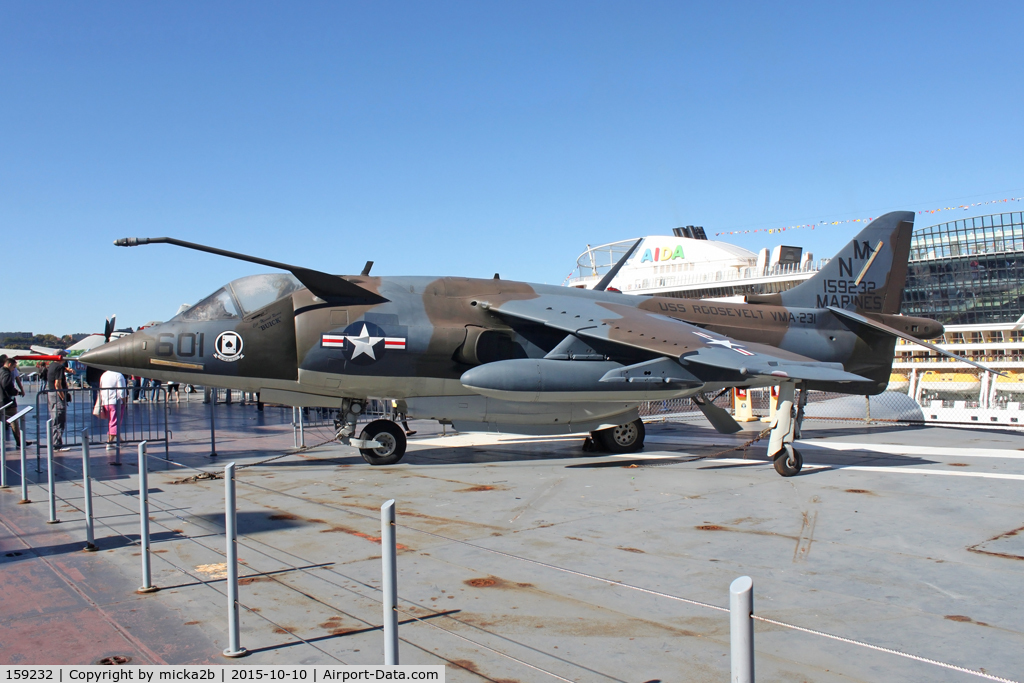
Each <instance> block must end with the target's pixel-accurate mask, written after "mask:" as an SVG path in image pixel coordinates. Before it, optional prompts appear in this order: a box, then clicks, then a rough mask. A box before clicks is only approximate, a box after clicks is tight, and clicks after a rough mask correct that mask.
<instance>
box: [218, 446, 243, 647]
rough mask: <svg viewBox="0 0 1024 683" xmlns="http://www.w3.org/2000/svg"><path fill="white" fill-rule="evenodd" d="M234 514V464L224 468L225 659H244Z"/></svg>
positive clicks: (236, 531)
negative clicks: (226, 558) (226, 576)
mask: <svg viewBox="0 0 1024 683" xmlns="http://www.w3.org/2000/svg"><path fill="white" fill-rule="evenodd" d="M236 521H237V520H236V514H235V463H231V464H229V465H228V466H227V467H225V468H224V536H225V541H226V543H227V555H228V561H227V571H228V649H226V650H224V656H225V657H232V658H234V657H244V656H245V655H247V654H249V651H248V650H246V649H245V648H244V647H242V646H241V645H240V644H239V642H238V640H239V636H238V530H237V528H236Z"/></svg>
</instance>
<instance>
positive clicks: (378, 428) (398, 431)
mask: <svg viewBox="0 0 1024 683" xmlns="http://www.w3.org/2000/svg"><path fill="white" fill-rule="evenodd" d="M359 438H360V439H364V440H366V441H376V442H377V443H379V444H380V448H360V449H359V453H360V454H362V456H363V460H365V461H366V462H368V463H370V464H371V465H394V464H395V463H396V462H398V461H399V460H401V459H402V456H403V455H405V447H406V444H407V443H408V442H407V440H406V438H405V432H404V431H402V428H401V427H399V426H398V425H397V424H395V423H394V422H392V421H391V420H374V421H373V422H371V423H370V424H368V425H366V426H365V427H364V428H363V431H362V433H361V434H360V435H359Z"/></svg>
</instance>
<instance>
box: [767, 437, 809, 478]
mask: <svg viewBox="0 0 1024 683" xmlns="http://www.w3.org/2000/svg"><path fill="white" fill-rule="evenodd" d="M783 448H784V450H781V451H779V452H778V453H776V454H775V458H774V460H775V471H776V472H778V473H779V474H781V475H782V476H784V477H792V476H794V475H797V474H800V469H801V468H802V467H803V466H804V456H802V455H800V451H798V450H797V449H795V448H793V446H792V445H791V444H786V445H785V446H784V447H783Z"/></svg>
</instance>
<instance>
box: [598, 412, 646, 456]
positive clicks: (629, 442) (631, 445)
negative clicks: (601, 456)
mask: <svg viewBox="0 0 1024 683" xmlns="http://www.w3.org/2000/svg"><path fill="white" fill-rule="evenodd" d="M646 434H647V430H646V429H644V421H643V420H641V419H640V418H637V419H635V420H633V421H632V422H627V423H626V424H624V425H618V426H617V427H609V428H608V429H602V430H599V431H596V432H593V438H594V442H595V443H596V444H597V445H598V446H600V447H601V448H602V449H603V450H605V451H608V452H609V453H635V452H637V451H639V450H640V449H641V448H643V447H644V436H645V435H646Z"/></svg>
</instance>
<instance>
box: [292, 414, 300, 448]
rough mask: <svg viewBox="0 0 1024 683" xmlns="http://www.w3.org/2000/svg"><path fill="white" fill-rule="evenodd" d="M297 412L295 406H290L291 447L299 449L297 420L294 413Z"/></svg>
mask: <svg viewBox="0 0 1024 683" xmlns="http://www.w3.org/2000/svg"><path fill="white" fill-rule="evenodd" d="M296 410H298V408H296V407H295V406H292V447H293V448H298V447H299V418H298V417H297V416H296V414H295V411H296Z"/></svg>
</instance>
